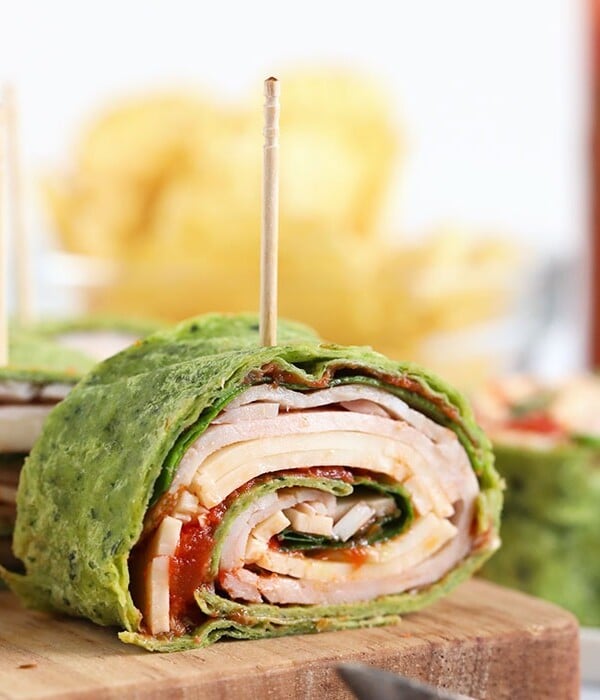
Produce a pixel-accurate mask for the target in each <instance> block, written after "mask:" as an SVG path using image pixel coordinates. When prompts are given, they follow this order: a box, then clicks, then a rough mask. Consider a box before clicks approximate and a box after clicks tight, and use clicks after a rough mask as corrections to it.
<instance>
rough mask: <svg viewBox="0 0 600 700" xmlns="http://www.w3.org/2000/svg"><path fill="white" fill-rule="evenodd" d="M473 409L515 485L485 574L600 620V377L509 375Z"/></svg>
mask: <svg viewBox="0 0 600 700" xmlns="http://www.w3.org/2000/svg"><path fill="white" fill-rule="evenodd" d="M475 407H476V412H477V415H478V417H479V419H480V421H481V423H482V425H483V426H484V427H485V428H486V429H487V430H488V434H489V435H490V436H491V438H492V440H493V443H494V451H495V453H496V464H497V467H498V470H499V472H500V473H501V475H502V476H503V477H504V478H505V479H506V481H507V485H508V490H507V496H506V504H505V508H504V516H503V526H502V539H503V547H502V551H501V552H500V553H499V554H498V556H497V557H494V559H493V560H492V561H490V562H489V563H488V564H487V565H486V567H485V568H484V571H483V573H484V575H485V576H486V577H488V578H490V579H492V580H494V581H496V582H498V583H501V584H504V585H508V586H512V587H514V588H520V589H521V590H524V591H526V592H527V593H531V594H533V595H537V596H540V597H542V598H547V599H548V600H551V601H553V602H554V603H557V604H558V605H561V606H563V607H565V608H567V609H569V610H571V611H572V612H573V613H574V614H575V615H577V617H578V618H579V620H580V622H581V623H582V624H585V625H593V626H598V625H600V557H599V556H598V554H599V552H600V379H598V378H597V377H593V376H587V377H579V378H574V379H572V380H570V381H566V382H564V383H563V384H562V385H559V386H549V385H545V384H542V383H540V382H538V381H535V380H533V379H531V378H527V377H512V378H507V379H505V380H503V381H499V382H496V383H494V384H492V385H490V386H489V387H488V388H487V389H486V390H485V391H484V392H482V393H481V394H480V395H479V396H477V397H475Z"/></svg>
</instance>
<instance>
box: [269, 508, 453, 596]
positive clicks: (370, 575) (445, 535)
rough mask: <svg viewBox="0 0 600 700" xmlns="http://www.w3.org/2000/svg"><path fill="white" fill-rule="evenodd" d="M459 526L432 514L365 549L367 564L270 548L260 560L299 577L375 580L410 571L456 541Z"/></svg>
mask: <svg viewBox="0 0 600 700" xmlns="http://www.w3.org/2000/svg"><path fill="white" fill-rule="evenodd" d="M456 533H457V529H456V528H455V527H454V525H452V523H450V522H448V521H447V520H444V519H442V518H438V517H436V516H435V515H433V514H432V513H430V514H429V515H427V516H425V517H424V518H420V519H417V520H416V521H415V522H414V523H413V527H412V528H411V529H410V530H408V531H407V532H406V533H404V534H402V535H399V536H398V537H395V538H394V539H393V540H389V541H388V542H384V543H382V544H381V545H371V546H370V547H365V548H364V553H365V561H364V562H363V563H358V564H357V563H354V562H345V561H333V560H331V559H329V560H325V559H313V558H310V557H308V556H303V555H301V554H298V553H288V552H281V551H276V550H272V549H268V550H266V551H265V552H264V553H263V554H262V556H261V557H260V558H259V559H258V561H257V563H258V565H259V566H261V567H262V568H263V569H265V570H267V571H271V572H274V573H278V574H282V575H285V576H291V577H293V578H298V579H307V580H316V581H321V582H335V581H348V580H357V581H363V580H374V579H381V578H384V577H385V576H387V575H391V574H398V573H401V572H403V571H408V570H410V569H411V568H412V567H414V566H417V564H420V563H421V562H422V561H424V560H425V559H427V558H429V557H430V556H431V555H432V554H434V553H435V552H437V551H438V550H439V549H441V547H443V546H444V545H445V544H446V543H447V542H449V541H450V540H452V539H453V538H454V537H455V536H456Z"/></svg>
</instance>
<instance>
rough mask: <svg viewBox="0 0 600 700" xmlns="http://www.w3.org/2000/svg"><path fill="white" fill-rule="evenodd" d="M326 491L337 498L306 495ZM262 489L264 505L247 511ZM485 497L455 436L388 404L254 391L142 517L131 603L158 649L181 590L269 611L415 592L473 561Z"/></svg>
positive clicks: (335, 390) (361, 397)
mask: <svg viewBox="0 0 600 700" xmlns="http://www.w3.org/2000/svg"><path fill="white" fill-rule="evenodd" d="M278 478H280V479H281V487H278V488H277V487H276V486H277V481H276V480H277V479H278ZM290 479H296V481H298V485H296V486H294V485H291V486H290ZM303 479H304V481H302V480H303ZM311 479H312V481H311ZM319 479H325V480H326V481H325V483H326V484H327V488H328V489H329V490H326V488H325V486H321V487H314V486H312V487H311V486H310V484H312V483H313V482H315V480H317V482H318V480H319ZM273 483H274V484H275V487H273V485H272V484H273ZM302 483H306V484H307V486H303V485H302ZM265 485H266V486H265ZM318 485H319V484H318V483H317V484H316V486H318ZM254 488H257V489H261V488H262V489H263V490H264V489H265V488H266V490H267V492H265V493H262V491H260V493H262V495H259V496H258V497H257V498H256V499H255V500H253V501H250V502H249V503H245V502H244V495H245V494H246V493H249V492H250V491H251V489H254ZM478 494H479V484H478V481H477V478H476V475H475V473H474V471H473V469H472V467H471V464H470V461H469V458H468V456H467V453H466V451H465V449H464V448H463V446H462V444H461V442H460V441H459V440H458V438H457V435H456V433H455V432H453V431H451V430H449V429H447V428H445V427H443V426H441V425H439V424H437V423H435V422H434V421H433V420H431V419H430V418H428V417H427V416H425V415H424V414H421V413H419V412H417V411H415V410H414V409H412V408H410V407H409V406H408V405H407V404H406V403H405V402H404V401H403V400H402V399H400V398H399V397H397V396H395V395H393V394H391V393H389V392H387V391H384V390H382V389H379V388H376V387H373V386H369V385H362V384H347V385H339V386H335V387H332V388H327V389H320V390H315V391H310V392H307V391H304V392H302V391H293V390H291V389H287V388H283V387H280V386H274V385H270V384H264V385H259V386H253V387H251V388H248V389H246V390H245V391H243V392H242V393H241V394H240V395H239V396H238V397H237V398H235V399H234V400H233V401H231V402H230V403H229V404H228V405H227V406H226V408H225V409H224V410H222V411H221V412H220V413H219V414H218V415H217V416H216V417H215V418H214V419H213V420H212V422H211V424H210V425H209V426H208V428H206V430H205V431H204V432H203V434H202V435H201V436H200V437H199V438H197V439H196V440H194V441H193V442H192V443H191V444H190V445H189V447H188V448H187V449H186V451H185V453H184V455H183V457H182V458H181V461H180V463H179V466H178V469H177V471H176V473H175V476H174V478H173V480H172V482H171V485H170V488H169V490H168V491H167V492H166V493H165V494H163V496H162V497H161V498H160V499H159V500H158V502H157V503H156V504H155V505H154V506H153V508H152V509H151V510H150V511H149V512H148V513H147V515H146V526H145V530H144V532H145V539H144V540H143V542H142V543H141V544H140V545H139V547H138V554H137V555H136V557H134V559H133V560H132V561H133V564H132V566H134V567H137V569H138V571H137V575H136V574H135V572H134V578H135V579H136V580H137V581H138V583H137V592H136V599H137V601H138V605H139V606H140V607H141V609H142V612H143V615H144V620H145V624H146V625H147V627H148V630H149V631H150V632H151V633H152V634H154V635H156V634H161V633H166V632H169V631H170V630H172V629H175V628H176V626H177V616H178V615H180V614H181V610H182V608H181V604H182V601H181V597H182V595H181V593H180V591H181V588H182V581H185V583H186V586H187V588H188V589H189V590H188V594H189V591H190V590H191V591H192V592H193V590H194V588H195V587H199V586H200V585H203V584H206V583H208V584H210V585H214V586H216V587H217V588H218V589H219V590H220V591H221V592H223V593H224V594H225V595H227V596H229V597H230V598H231V599H232V600H236V601H241V602H247V603H258V602H268V603H275V604H306V605H309V604H337V603H350V602H355V601H360V600H371V599H374V598H377V597H379V596H382V595H387V594H391V593H401V592H404V591H410V590H413V589H418V588H419V587H422V586H425V585H427V584H430V583H432V582H434V581H438V580H441V579H442V578H443V577H444V576H445V575H446V574H447V573H448V572H449V571H450V570H452V569H453V567H455V566H456V565H457V563H459V562H460V561H461V560H462V559H464V558H465V557H466V556H468V555H469V554H470V553H471V552H472V550H473V549H474V547H475V543H474V541H473V537H472V534H471V533H472V524H473V520H474V517H475V508H476V502H477V498H478ZM243 503H245V505H243V506H242V505H241V504H243ZM215 538H218V541H219V546H218V548H216V549H214V550H213V547H214V543H215ZM190 561H193V562H194V564H193V566H192V565H191V564H190ZM190 567H191V568H190ZM209 570H212V571H213V572H214V576H213V577H212V580H211V576H210V575H208V574H207V573H206V572H207V571H209ZM182 572H183V573H182ZM190 572H192V573H190ZM190 576H192V577H194V576H195V577H196V579H195V580H194V581H193V582H192V584H193V585H192V587H191V589H190V588H189V586H190V582H189V577H190ZM188 602H189V601H188Z"/></svg>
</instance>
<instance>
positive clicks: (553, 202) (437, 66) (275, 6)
mask: <svg viewBox="0 0 600 700" xmlns="http://www.w3.org/2000/svg"><path fill="white" fill-rule="evenodd" d="M1 7H2V8H3V10H2V15H1V18H0V79H1V78H8V79H10V80H12V81H14V82H15V83H16V84H17V86H18V88H19V89H20V93H21V102H22V108H23V130H24V140H25V154H26V158H27V166H28V170H29V171H30V172H38V171H40V170H41V169H43V168H45V167H49V166H51V165H55V164H56V162H57V160H59V159H60V158H61V157H63V156H64V154H65V152H66V148H67V147H68V145H69V144H70V143H71V141H72V140H73V138H74V135H75V134H76V133H77V130H78V128H79V127H80V125H81V123H82V122H83V120H84V119H85V117H86V116H90V115H91V114H93V113H94V111H95V110H97V109H99V108H101V107H102V105H104V104H106V103H107V102H109V101H110V100H111V99H112V98H113V97H115V96H117V95H119V94H127V93H129V92H130V91H132V90H140V89H144V88H148V87H154V86H164V85H171V84H172V83H173V82H175V83H179V84H183V85H184V86H187V85H192V86H194V85H198V86H208V87H209V88H211V89H215V90H221V91H223V92H225V93H226V94H228V95H231V96H232V97H235V96H236V95H238V94H247V92H248V91H249V90H250V89H252V87H253V86H256V89H257V90H260V81H261V80H262V78H263V77H264V76H265V75H266V74H270V73H277V72H278V70H279V69H280V68H281V67H282V66H285V65H287V64H290V63H291V64H295V63H298V62H310V63H315V62H322V61H325V62H330V63H333V64H340V63H341V64H344V65H352V66H356V67H358V68H361V69H363V70H366V71H369V72H372V73H374V74H376V75H377V76H378V77H379V78H380V80H382V81H384V82H385V83H386V84H387V86H388V88H389V90H390V92H391V94H392V96H393V99H394V101H395V105H396V110H397V113H398V117H399V120H400V119H401V121H402V123H403V124H404V126H405V128H406V131H407V133H408V144H409V154H408V160H407V162H406V165H405V170H404V172H403V174H402V179H401V180H399V182H398V187H397V188H396V189H395V191H394V193H393V197H392V198H391V203H390V211H391V215H390V216H391V218H392V221H393V222H394V224H395V225H396V226H397V227H398V228H400V227H401V228H402V229H403V230H404V231H405V232H409V233H410V232H416V231H421V230H424V229H427V228H429V227H431V226H432V225H435V224H438V223H440V222H443V221H450V222H455V223H458V224H464V225H467V226H472V227H475V228H478V229H484V230H489V231H492V232H494V231H495V232H502V233H506V234H508V235H511V236H514V237H516V238H517V239H519V240H522V241H527V242H528V243H532V244H533V245H535V246H537V247H539V248H540V249H542V250H544V251H549V250H551V251H557V252H563V251H572V250H573V249H575V248H577V247H580V246H581V245H582V244H583V239H584V230H585V224H586V211H585V179H584V175H585V161H584V158H585V148H586V140H585V139H586V131H585V128H586V127H585V120H586V105H585V99H586V97H585V94H586V93H585V87H586V86H585V81H586V73H585V62H586V52H585V40H586V32H585V26H584V19H585V18H584V10H585V3H584V2H583V1H581V2H578V1H577V0H451V1H449V0H397V1H396V2H382V1H381V0H370V1H368V2H366V1H365V2H348V1H345V2H343V1H342V2H339V1H334V2H327V1H326V0H321V1H320V2H314V0H303V2H294V3H291V2H284V1H283V0H279V1H278V2H265V1H261V0H253V1H252V2H240V3H235V2H220V3H217V2H211V3H208V2H199V1H196V2H193V1H191V0H190V1H188V2H186V1H184V0H171V1H169V2H165V1H162V2H157V1H152V0H145V1H142V0H128V1H127V0H103V1H102V2H98V3H94V4H92V3H90V2H75V1H71V2H67V1H66V0H53V1H52V2H43V1H42V0H40V1H38V2H33V1H32V0H19V1H18V2H11V3H10V4H9V3H8V2H7V0H4V1H3V3H2V4H1ZM2 73H3V74H2Z"/></svg>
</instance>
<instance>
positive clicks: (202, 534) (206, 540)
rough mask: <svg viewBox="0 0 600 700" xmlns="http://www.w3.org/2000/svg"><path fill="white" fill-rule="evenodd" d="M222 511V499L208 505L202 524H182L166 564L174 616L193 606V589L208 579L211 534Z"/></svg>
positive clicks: (219, 519) (172, 614)
mask: <svg viewBox="0 0 600 700" xmlns="http://www.w3.org/2000/svg"><path fill="white" fill-rule="evenodd" d="M225 512H226V508H224V504H223V503H221V504H219V505H218V506H215V507H214V508H211V510H210V511H209V512H208V515H207V516H206V518H205V519H203V522H202V525H200V523H199V522H198V521H197V520H193V521H192V522H189V523H186V524H185V525H184V526H183V527H182V528H181V535H180V537H179V545H178V547H177V550H176V552H175V556H173V557H171V562H170V565H169V584H170V612H171V617H173V618H175V619H176V620H178V619H181V618H182V617H186V616H188V615H189V614H190V612H191V611H193V610H194V608H195V606H194V591H195V590H196V588H198V586H199V585H200V584H201V583H206V582H208V581H209V580H210V576H209V566H210V559H211V556H212V553H213V549H214V535H215V531H216V529H217V527H218V526H219V524H220V523H221V521H222V520H223V516H224V515H225Z"/></svg>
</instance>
